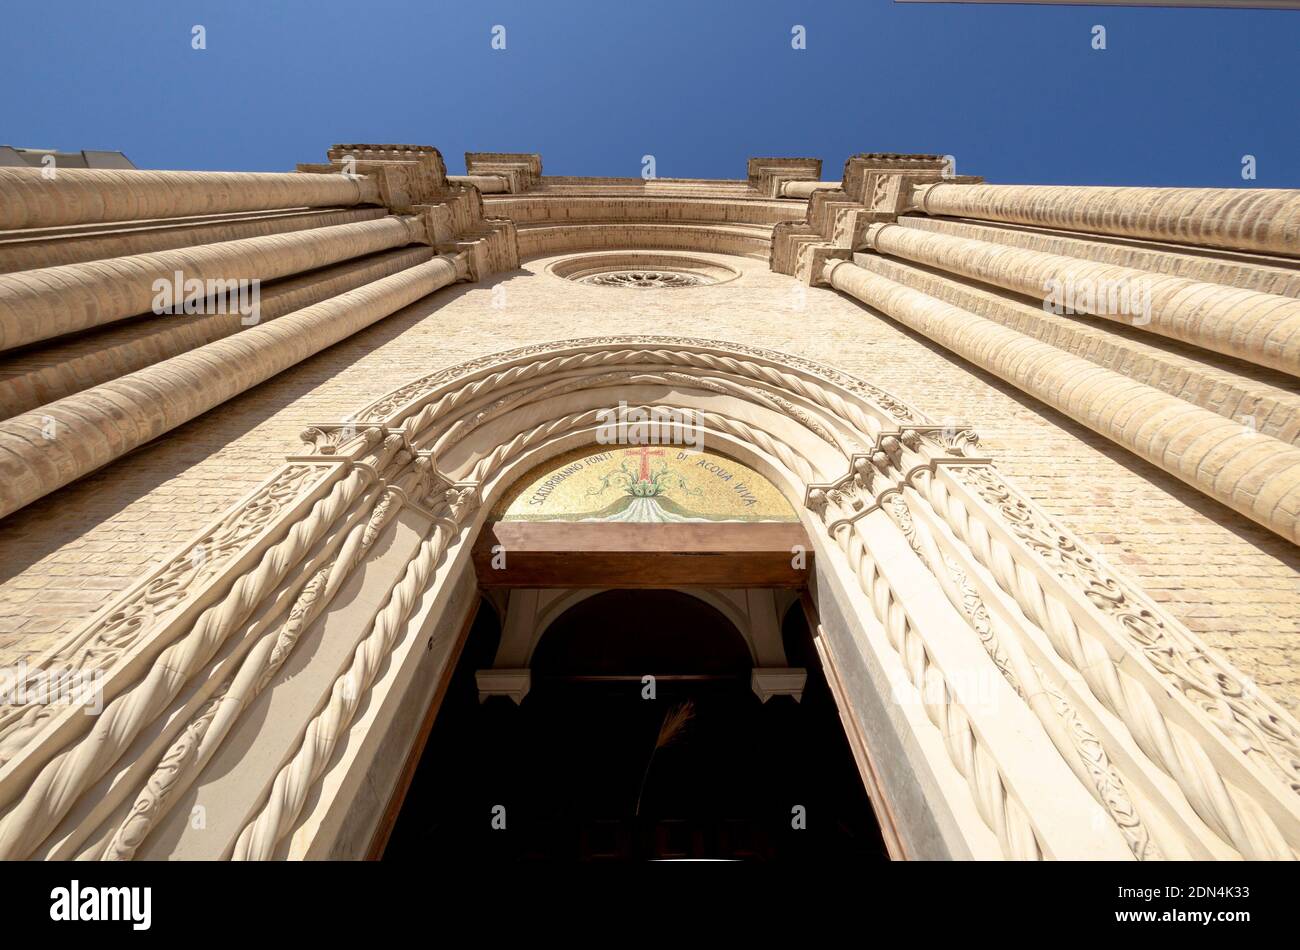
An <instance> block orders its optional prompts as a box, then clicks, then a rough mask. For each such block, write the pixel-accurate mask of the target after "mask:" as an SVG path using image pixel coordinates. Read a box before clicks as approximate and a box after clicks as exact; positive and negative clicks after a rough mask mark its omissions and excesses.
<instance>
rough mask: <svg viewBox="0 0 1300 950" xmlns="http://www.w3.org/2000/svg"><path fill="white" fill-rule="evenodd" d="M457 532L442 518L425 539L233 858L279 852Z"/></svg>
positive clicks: (238, 842) (265, 856)
mask: <svg viewBox="0 0 1300 950" xmlns="http://www.w3.org/2000/svg"><path fill="white" fill-rule="evenodd" d="M457 530H458V528H457V526H456V525H454V524H453V523H449V522H444V521H439V522H436V523H435V524H434V528H433V532H432V534H431V535H430V536H429V537H427V538H425V539H424V540H423V541H421V542H420V549H419V551H418V552H417V553H416V556H415V558H414V559H413V560H412V561H411V562H410V564H408V565H407V569H406V573H405V574H404V575H403V576H402V579H401V581H399V582H398V584H397V587H395V588H394V589H393V591H392V593H391V594H390V595H389V598H388V601H387V603H385V605H384V607H383V608H382V609H381V610H380V612H379V614H378V615H377V616H376V617H375V621H374V623H373V624H372V626H371V628H370V632H369V634H367V636H366V637H365V639H363V640H362V641H361V643H360V644H358V645H357V648H356V651H355V652H354V653H353V655H352V664H351V666H350V667H349V668H348V670H347V672H345V673H344V674H343V675H341V676H340V677H339V678H338V679H336V680H335V681H334V687H333V689H332V691H331V693H330V698H329V701H328V703H327V704H326V706H325V708H324V709H323V710H321V711H320V712H319V713H318V714H317V715H316V716H315V717H314V718H313V719H312V721H311V722H310V723H309V724H308V726H307V730H306V733H305V734H304V736H303V740H302V744H301V745H300V746H299V747H298V751H297V752H296V753H295V754H294V756H293V758H292V759H290V761H289V762H288V763H286V764H285V765H284V767H283V768H281V769H280V771H279V773H278V774H277V775H276V777H275V781H274V782H273V783H272V786H271V793H270V797H269V799H268V800H267V802H266V803H265V804H264V805H263V807H262V809H261V810H260V811H259V813H258V815H257V817H255V818H254V819H253V820H252V821H251V822H249V824H248V825H246V826H245V827H244V830H243V831H241V832H240V834H239V838H238V839H237V840H236V842H235V847H234V852H233V854H232V855H231V858H232V860H235V861H266V860H269V859H270V858H272V857H274V856H275V848H276V845H278V844H279V843H280V841H281V839H283V838H284V836H285V835H287V834H288V833H289V832H290V831H291V830H292V829H293V825H294V823H295V822H296V821H297V820H298V816H299V815H300V814H301V813H302V809H303V806H304V805H305V804H306V802H307V796H308V794H309V793H310V792H311V789H312V786H313V785H315V783H316V780H317V779H319V778H320V777H321V775H323V774H324V772H325V767H326V766H327V765H328V764H329V761H330V757H331V756H332V755H333V754H334V749H335V748H336V747H337V746H338V743H339V741H340V740H341V739H342V738H343V734H344V732H346V730H347V728H348V726H349V725H351V723H352V717H353V716H355V715H356V711H357V708H358V707H359V706H360V705H361V702H362V699H363V698H364V697H365V696H366V693H367V691H368V690H369V689H370V686H371V684H372V683H374V680H375V676H376V675H377V674H378V672H379V668H380V666H381V665H382V664H383V662H384V661H385V660H386V659H387V657H388V655H389V654H390V653H391V652H392V650H393V647H394V646H395V645H396V643H397V638H398V637H399V636H400V635H401V633H402V631H403V630H404V629H405V627H406V621H407V619H408V618H409V617H410V615H411V611H412V610H414V609H415V605H416V603H418V601H419V599H420V597H421V596H423V594H424V591H425V589H426V588H427V586H428V584H429V579H430V578H431V577H432V576H433V573H434V570H435V569H436V568H437V566H438V562H439V561H440V560H441V559H442V555H443V554H444V552H445V551H446V549H447V546H448V543H449V542H450V540H451V538H452V536H453V535H454V534H455V532H456V531H457Z"/></svg>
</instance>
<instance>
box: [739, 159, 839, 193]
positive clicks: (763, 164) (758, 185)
mask: <svg viewBox="0 0 1300 950" xmlns="http://www.w3.org/2000/svg"><path fill="white" fill-rule="evenodd" d="M821 175H822V160H821V159H820V158H751V159H750V160H749V163H748V167H747V169H746V177H747V178H748V180H749V187H750V188H751V189H752V190H754V191H756V192H758V193H759V194H761V195H766V196H767V197H769V198H779V197H781V187H782V185H783V183H784V182H787V181H813V182H815V181H817V180H818V179H820V178H821Z"/></svg>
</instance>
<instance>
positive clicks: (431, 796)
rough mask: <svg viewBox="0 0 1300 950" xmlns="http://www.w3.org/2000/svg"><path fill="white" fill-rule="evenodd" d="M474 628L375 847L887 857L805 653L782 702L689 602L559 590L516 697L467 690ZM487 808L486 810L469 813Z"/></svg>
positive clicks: (472, 855) (633, 855) (504, 855)
mask: <svg viewBox="0 0 1300 950" xmlns="http://www.w3.org/2000/svg"><path fill="white" fill-rule="evenodd" d="M483 632H484V631H480V630H476V631H475V632H473V633H471V642H470V644H467V655H466V656H465V657H463V658H462V660H461V663H460V664H459V665H458V667H457V670H456V672H455V673H454V674H453V677H452V682H453V685H452V687H451V688H450V689H449V691H448V694H447V696H446V698H445V699H444V701H443V703H442V706H441V708H440V710H439V713H438V718H437V720H436V722H435V723H434V727H433V730H432V732H431V735H430V737H429V740H428V742H427V744H426V746H425V749H424V752H423V755H422V758H421V760H420V763H419V766H418V768H417V769H416V771H415V774H414V779H413V781H412V784H411V787H410V789H409V791H408V792H407V794H406V796H405V800H404V803H403V806H402V809H401V812H400V815H399V816H398V818H397V820H396V824H395V828H394V830H393V833H392V835H391V837H389V839H388V841H387V846H386V849H385V852H384V856H385V859H393V860H405V859H408V858H417V857H418V858H419V859H420V860H421V861H423V862H426V863H427V862H428V861H430V860H435V861H438V862H444V863H447V864H448V865H454V866H460V865H463V864H464V863H466V862H475V861H483V860H498V861H500V860H505V861H512V862H513V861H519V860H533V861H555V860H575V859H576V860H596V861H600V860H605V861H608V860H644V859H654V860H663V859H682V858H690V859H701V858H707V859H730V860H768V861H771V860H789V859H797V860H817V861H821V862H826V861H835V862H844V861H859V862H861V861H870V860H877V859H881V858H884V857H885V856H886V850H885V846H884V842H883V840H882V838H881V834H880V830H879V828H878V827H877V823H876V820H875V818H874V815H873V812H872V809H871V805H870V803H869V802H868V799H867V796H866V793H865V790H864V788H863V785H862V782H861V780H860V779H859V777H858V774H857V768H856V766H855V764H854V761H853V756H852V753H851V751H850V749H849V746H848V743H847V741H846V739H845V736H844V732H843V729H842V727H841V726H840V723H839V721H838V718H837V716H836V707H835V704H834V701H833V700H832V699H831V697H830V695H829V692H828V690H827V687H826V685H825V682H824V680H823V679H822V678H821V674H820V671H819V669H818V668H817V667H816V665H815V662H814V665H813V667H812V669H811V670H810V671H809V673H810V677H809V682H808V684H807V687H806V688H803V689H801V690H800V695H799V701H796V700H795V699H794V698H792V697H790V696H786V697H782V698H777V699H775V700H773V699H771V698H770V697H768V698H767V700H766V701H764V700H762V699H760V698H759V697H758V696H757V695H756V694H755V693H754V691H753V690H752V689H751V688H750V683H751V674H752V671H753V669H754V657H753V655H752V654H751V650H750V646H749V644H748V643H747V642H746V638H745V637H744V636H743V635H742V633H741V631H740V630H739V629H738V628H737V627H736V626H734V625H733V624H732V622H731V621H730V620H729V619H728V617H727V616H726V615H725V614H723V613H722V612H721V611H719V610H718V609H716V608H715V607H713V606H711V605H710V604H708V603H706V602H705V601H704V600H701V599H700V598H698V597H694V596H692V595H690V594H687V593H683V592H679V591H672V590H653V589H642V590H611V591H604V592H600V593H595V594H593V595H591V596H588V597H583V598H581V599H578V600H577V601H576V603H570V605H569V606H568V607H567V609H564V610H563V612H562V613H561V614H560V615H559V616H558V617H556V618H555V619H554V621H553V622H551V623H550V624H549V625H548V626H547V628H546V630H545V631H544V633H543V634H542V637H541V640H540V642H539V643H538V644H537V647H536V649H535V651H534V653H533V655H532V657H531V659H530V673H531V675H532V689H531V690H530V691H529V692H528V693H527V695H526V697H524V698H522V699H520V700H519V701H518V702H511V701H510V700H509V699H507V698H506V697H505V696H501V695H497V696H495V697H494V696H487V697H485V696H484V695H483V693H482V690H481V689H480V690H479V691H478V696H476V695H475V690H474V688H473V687H474V678H473V677H472V675H471V673H472V666H473V664H474V663H481V662H482V661H483V659H484V652H485V651H483V650H479V651H477V655H474V654H475V652H476V651H475V649H474V646H475V644H474V640H473V637H474V636H475V635H476V634H482V633H483ZM805 632H806V626H805ZM483 639H484V641H486V642H489V649H490V641H491V639H492V638H491V637H490V636H487V637H484V638H483ZM801 672H802V671H801ZM493 809H498V811H497V814H496V819H497V820H496V821H495V822H492V821H486V820H485V821H476V820H474V817H473V816H479V817H483V818H487V817H488V816H489V815H490V814H491V812H492V810H493Z"/></svg>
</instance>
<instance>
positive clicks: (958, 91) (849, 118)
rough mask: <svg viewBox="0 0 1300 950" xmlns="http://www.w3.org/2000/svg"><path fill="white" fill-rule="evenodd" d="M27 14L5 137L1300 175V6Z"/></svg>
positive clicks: (428, 1)
mask: <svg viewBox="0 0 1300 950" xmlns="http://www.w3.org/2000/svg"><path fill="white" fill-rule="evenodd" d="M0 22H2V23H3V33H0V63H3V66H4V71H5V78H4V82H3V83H0V142H3V143H7V144H12V145H25V146H37V147H53V148H61V149H77V148H104V149H121V150H122V151H124V152H126V153H127V155H128V156H130V157H131V158H132V159H133V160H134V161H135V162H136V164H137V165H139V166H140V167H146V168H190V169H246V170H275V169H287V168H292V167H293V165H294V164H295V163H296V162H300V161H323V160H324V151H325V149H326V148H327V147H328V146H329V145H330V144H331V143H333V142H412V143H419V144H430V145H436V146H438V147H439V148H440V149H441V150H442V152H443V154H444V155H445V156H446V157H447V160H448V165H449V167H450V170H451V171H453V172H456V171H461V170H463V154H464V152H465V151H466V150H474V151H528V152H540V153H541V155H542V159H543V162H544V166H545V171H546V172H547V173H548V174H568V175H591V174H594V175H638V174H639V173H640V169H641V156H642V155H646V154H652V155H654V156H655V158H656V165H657V171H658V174H659V175H660V176H664V177H703V178H738V177H741V176H743V175H744V170H745V160H746V158H748V157H749V156H751V155H810V156H817V157H820V158H822V159H823V160H824V161H825V163H826V165H825V168H826V171H827V173H828V176H827V177H835V176H837V175H838V173H839V169H840V168H841V167H842V164H843V161H844V159H845V158H846V157H847V156H848V155H850V154H852V153H854V152H861V151H909V152H938V153H943V154H953V155H955V156H956V157H957V170H958V172H961V173H968V174H981V175H984V176H985V177H987V178H988V179H989V180H990V181H1004V182H1026V183H1034V182H1042V183H1077V184H1139V185H1215V186H1227V187H1232V186H1242V185H1250V186H1254V187H1273V188H1277V187H1297V186H1300V11H1287V10H1206V9H1167V8H1116V7H1096V6H1091V7H1090V6H1070V7H1051V6H1028V5H1012V6H1007V5H983V4H912V3H908V4H899V3H893V2H889V0H856V2H844V0H725V2H724V0H693V2H692V0H644V2H643V0H607V2H603V3H602V2H587V0H549V2H548V0H526V2H495V0H468V2H466V0H457V2H449V0H348V2H339V0H314V2H304V0H209V2H193V0H121V2H114V3H107V2H103V0H93V2H91V0H62V2H59V3H51V2H40V3H18V2H16V0H10V2H9V3H8V4H6V8H5V10H4V13H3V20H2V21H0ZM194 24H202V25H203V26H204V27H206V31H207V49H206V50H201V51H196V50H193V49H191V45H190V37H191V27H192V26H193V25H194ZM497 24H500V25H502V26H504V27H505V28H506V49H505V50H504V51H500V50H493V49H492V48H491V45H490V40H491V30H492V27H493V26H494V25H497ZM795 24H800V25H803V26H804V27H805V28H806V30H807V49H805V50H794V49H792V48H791V43H790V40H791V28H792V26H794V25H795ZM1097 24H1100V25H1102V26H1104V27H1105V28H1106V40H1107V49H1105V50H1103V51H1098V50H1094V49H1092V46H1091V40H1092V27H1093V26H1094V25H1097ZM1246 154H1250V155H1254V156H1255V157H1256V161H1257V168H1258V178H1257V180H1255V181H1254V182H1244V181H1243V180H1242V178H1241V162H1242V156H1243V155H1246Z"/></svg>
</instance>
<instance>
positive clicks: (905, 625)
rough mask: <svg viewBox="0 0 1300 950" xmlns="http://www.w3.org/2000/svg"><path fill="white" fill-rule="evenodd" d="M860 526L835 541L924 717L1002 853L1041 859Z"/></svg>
mask: <svg viewBox="0 0 1300 950" xmlns="http://www.w3.org/2000/svg"><path fill="white" fill-rule="evenodd" d="M861 531H862V529H861V528H860V527H859V523H858V522H853V523H851V524H846V525H841V526H840V527H839V528H838V529H837V530H836V531H835V540H836V542H837V543H838V544H839V546H840V550H841V551H843V552H844V554H845V556H846V557H847V558H848V561H849V566H850V567H851V568H852V570H853V573H854V575H855V576H856V577H857V580H858V586H859V587H860V588H861V590H862V592H863V593H864V594H865V595H866V596H867V599H868V601H870V603H871V609H872V612H873V613H874V614H875V615H876V619H877V620H879V621H880V623H881V624H882V625H883V626H884V628H885V633H886V635H887V636H888V638H889V643H890V645H891V646H892V647H893V648H894V651H895V652H896V653H898V655H899V657H900V659H901V660H902V661H903V667H904V669H905V670H906V671H907V678H908V681H909V682H910V683H911V684H912V685H913V686H915V687H916V688H917V690H918V691H919V692H920V694H921V700H922V703H923V705H924V708H925V712H926V716H927V717H928V718H929V720H930V722H931V723H933V724H934V726H935V727H936V728H938V730H939V731H940V733H941V734H942V736H943V740H944V748H945V749H947V751H948V757H949V759H950V760H951V761H952V764H953V766H954V767H956V769H957V771H958V772H959V773H961V775H962V777H963V778H965V779H966V783H967V785H968V787H969V788H970V792H971V795H972V797H973V798H974V801H975V806H976V809H977V811H978V812H979V815H980V817H981V818H983V819H984V822H985V824H986V825H988V827H989V828H990V829H991V830H992V831H993V833H994V834H995V835H996V836H997V839H998V842H999V844H1000V845H1001V847H1002V853H1003V855H1004V856H1005V857H1007V858H1011V859H1014V860H1029V861H1039V860H1042V858H1043V853H1042V848H1041V847H1040V845H1039V843H1038V838H1037V836H1036V834H1035V833H1034V828H1033V824H1032V822H1031V821H1030V820H1029V815H1028V814H1027V813H1026V811H1025V809H1024V806H1023V805H1021V804H1020V802H1019V801H1017V800H1016V798H1015V797H1014V796H1012V795H1011V794H1010V793H1009V792H1008V791H1007V788H1006V785H1005V784H1004V783H1003V781H1002V774H1001V771H1000V770H999V769H998V765H997V762H995V761H994V760H993V758H992V756H990V755H989V753H988V750H987V749H985V748H984V746H983V744H982V743H981V742H980V741H979V738H978V737H977V736H976V735H975V733H974V731H973V730H972V728H971V724H970V720H969V719H968V718H967V717H966V713H965V712H964V710H962V708H961V706H960V705H958V703H957V701H956V698H955V697H954V696H953V695H952V693H951V690H950V689H949V687H948V684H947V681H946V680H945V679H944V677H943V673H942V672H941V671H940V670H939V669H938V668H937V667H936V666H934V664H933V663H932V662H931V660H930V655H929V653H928V651H927V650H926V648H925V644H924V643H923V642H922V640H921V637H920V636H919V634H917V632H916V630H915V628H913V626H912V623H911V620H910V618H909V617H908V615H907V610H906V608H905V607H904V606H903V604H902V602H901V601H900V600H899V599H898V598H897V597H896V596H895V595H894V592H893V589H892V588H891V587H890V585H889V582H888V581H887V580H885V578H884V577H883V576H882V575H881V574H880V571H879V568H878V567H877V565H876V562H875V559H874V558H872V557H871V555H870V553H869V552H868V551H867V546H866V543H865V542H864V541H863V539H862V537H861Z"/></svg>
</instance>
